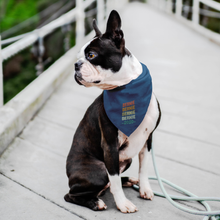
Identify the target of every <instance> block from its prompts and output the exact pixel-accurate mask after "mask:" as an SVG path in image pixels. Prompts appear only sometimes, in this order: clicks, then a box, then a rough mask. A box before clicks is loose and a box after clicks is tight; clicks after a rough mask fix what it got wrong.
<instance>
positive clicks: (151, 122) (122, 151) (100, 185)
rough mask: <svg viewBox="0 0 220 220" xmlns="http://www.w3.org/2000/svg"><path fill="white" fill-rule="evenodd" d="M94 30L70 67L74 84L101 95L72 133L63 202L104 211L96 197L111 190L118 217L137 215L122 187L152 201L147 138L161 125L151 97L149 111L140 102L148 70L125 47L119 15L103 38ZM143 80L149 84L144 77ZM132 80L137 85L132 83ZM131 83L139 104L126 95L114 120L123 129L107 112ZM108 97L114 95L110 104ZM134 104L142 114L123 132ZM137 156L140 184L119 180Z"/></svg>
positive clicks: (111, 18) (114, 13) (113, 15)
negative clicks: (95, 89) (136, 186)
mask: <svg viewBox="0 0 220 220" xmlns="http://www.w3.org/2000/svg"><path fill="white" fill-rule="evenodd" d="M93 28H94V30H95V33H96V36H95V37H94V38H93V39H92V40H91V41H90V42H88V43H87V44H86V45H84V46H83V47H82V48H81V50H80V52H79V59H78V61H77V62H76V63H75V80H76V82H77V83H78V84H80V85H84V86H85V87H91V86H96V87H99V88H100V89H103V90H104V91H103V93H102V94H101V95H100V96H99V97H97V98H96V100H95V101H94V102H93V103H92V104H91V105H90V106H89V108H88V109H87V111H86V113H85V115H84V117H83V119H82V120H81V122H80V124H79V126H78V128H77V130H76V132H75V135H74V138H73V143H72V147H71V149H70V152H69V155H68V157H67V162H66V170H67V176H68V178H69V187H70V190H69V193H68V194H66V195H65V197H64V199H65V200H66V201H67V202H71V203H75V204H78V205H81V206H85V207H88V208H90V209H92V210H104V209H106V208H107V206H106V205H105V203H104V202H103V201H102V200H101V199H100V198H99V196H100V195H101V194H102V193H103V191H105V190H106V189H107V188H108V187H110V191H111V193H112V194H113V197H114V201H115V203H116V206H117V208H118V209H119V210H120V211H121V212H123V213H133V212H136V211H138V209H137V207H136V206H135V205H134V204H133V203H132V202H131V201H129V200H128V199H127V198H126V196H125V194H124V192H123V189H122V185H123V186H132V185H133V184H139V191H140V197H141V198H144V199H150V200H152V199H153V196H154V194H153V192H152V189H151V187H150V183H149V180H148V174H147V173H148V171H147V169H148V167H147V162H148V156H149V152H150V149H151V143H152V134H153V131H154V130H155V129H156V127H157V126H158V124H159V122H160V117H161V111H160V105H159V102H158V101H157V99H156V97H155V95H154V93H153V92H152V93H150V95H148V104H147V105H148V106H147V107H146V106H145V105H143V103H142V99H143V100H144V99H145V97H146V96H147V95H146V94H145V92H144V91H145V90H146V89H148V87H149V86H142V84H143V83H145V81H144V82H143V80H142V78H141V77H142V75H143V74H142V72H143V69H145V71H148V69H147V67H144V65H143V64H141V63H140V62H139V61H138V60H137V59H136V58H135V56H134V55H133V54H131V52H130V51H129V50H128V49H127V48H126V47H125V40H124V34H123V31H122V30H121V18H120V16H119V14H118V12H117V11H115V10H113V11H111V13H110V15H109V18H108V21H107V27H106V32H105V33H104V34H102V33H101V31H100V30H99V29H98V27H97V24H96V21H95V20H93ZM147 76H148V79H150V78H149V74H148V75H147ZM137 79H138V83H139V84H137V83H136V80H137ZM133 82H134V83H136V84H135V85H134V87H133V90H132V91H134V92H137V91H139V90H140V91H139V92H138V93H137V95H138V97H139V96H140V98H138V99H136V100H133V96H132V94H131V95H126V96H125V98H128V100H127V101H125V102H123V104H122V106H120V107H119V108H122V111H121V112H120V113H119V118H122V120H123V123H124V124H123V123H121V122H120V120H121V119H120V120H118V118H116V119H115V123H114V122H112V121H111V120H110V118H111V114H110V113H108V111H107V110H106V109H107V108H108V106H111V105H112V103H114V100H115V99H117V97H118V95H117V94H118V92H119V93H123V94H124V91H126V90H125V87H126V88H127V86H128V85H130V83H133ZM149 85H150V84H149ZM141 86H142V87H141ZM139 87H140V88H141V89H139ZM136 90H137V91H136ZM148 90H149V89H148ZM111 94H113V95H114V94H116V95H115V96H114V97H113V98H112V96H111ZM129 94H130V93H129ZM106 97H107V98H106ZM129 98H130V99H129ZM111 99H112V100H111ZM129 100H130V101H129ZM138 101H139V102H140V103H139V105H140V108H142V107H143V108H144V109H145V112H144V113H143V112H142V115H143V116H142V118H141V119H139V124H138V125H137V127H135V128H132V129H133V130H132V131H127V130H126V129H129V126H130V124H132V123H134V122H135V120H136V119H135V115H134V114H135V113H136V112H135V111H138V110H136V109H137V107H135V104H136V102H138ZM114 106H115V105H112V107H113V109H110V112H111V111H112V114H114V113H115V109H114ZM126 115H127V116H126ZM137 117H138V115H137V113H136V118H137ZM127 119H129V120H127ZM118 122H119V127H120V126H122V125H123V126H124V127H123V128H122V129H125V130H126V131H125V132H123V131H122V130H121V128H120V129H119V128H118V127H117V126H116V124H117V123H118ZM120 123H121V124H120ZM137 154H139V178H138V179H135V178H131V177H122V178H121V177H120V174H121V173H122V172H124V171H125V170H127V169H128V168H129V166H130V164H131V162H132V158H133V157H134V156H135V155H137Z"/></svg>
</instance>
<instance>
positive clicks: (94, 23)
mask: <svg viewBox="0 0 220 220" xmlns="http://www.w3.org/2000/svg"><path fill="white" fill-rule="evenodd" d="M92 25H93V28H94V30H95V33H96V37H100V36H101V35H102V33H101V31H100V30H99V28H98V26H97V24H96V20H95V19H93V23H92Z"/></svg>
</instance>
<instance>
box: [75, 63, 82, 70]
mask: <svg viewBox="0 0 220 220" xmlns="http://www.w3.org/2000/svg"><path fill="white" fill-rule="evenodd" d="M82 64H83V63H82V62H81V61H78V62H77V63H75V71H79V70H80V67H81V66H82Z"/></svg>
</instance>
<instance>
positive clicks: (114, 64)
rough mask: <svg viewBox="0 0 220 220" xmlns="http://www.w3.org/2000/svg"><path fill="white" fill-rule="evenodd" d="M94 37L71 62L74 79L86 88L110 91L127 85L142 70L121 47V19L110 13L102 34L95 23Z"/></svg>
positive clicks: (123, 42) (123, 44) (123, 46)
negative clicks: (73, 62)
mask: <svg viewBox="0 0 220 220" xmlns="http://www.w3.org/2000/svg"><path fill="white" fill-rule="evenodd" d="M93 27H94V30H95V32H96V36H95V38H94V39H93V40H92V41H90V42H89V43H87V44H86V45H84V46H83V47H82V49H81V51H80V53H79V59H78V61H77V62H76V63H75V79H76V81H77V82H78V83H79V84H80V85H84V86H86V87H91V86H97V87H99V88H101V89H107V90H110V89H114V88H116V87H118V86H121V85H124V84H127V83H129V82H130V81H131V80H132V79H134V78H136V77H137V76H138V75H139V74H140V73H141V71H142V69H140V68H141V67H140V66H141V65H140V66H139V65H138V64H137V62H136V58H135V57H134V56H132V55H131V54H130V52H129V51H128V50H127V49H126V48H125V41H124V37H123V36H124V35H123V32H122V30H121V19H120V16H119V14H118V13H117V12H116V11H112V12H111V14H110V16H109V18H108V22H107V28H106V32H105V33H104V34H102V33H101V32H100V30H99V29H98V27H97V25H96V22H95V20H94V21H93Z"/></svg>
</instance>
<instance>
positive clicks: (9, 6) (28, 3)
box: [1, 0, 37, 32]
mask: <svg viewBox="0 0 220 220" xmlns="http://www.w3.org/2000/svg"><path fill="white" fill-rule="evenodd" d="M1 13H2V17H1V32H2V31H4V30H7V29H9V28H11V27H13V26H15V25H16V24H19V23H20V22H22V21H24V20H26V19H28V18H30V17H32V16H34V15H35V14H37V1H33V0H20V1H18V0H2V2H1Z"/></svg>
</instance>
